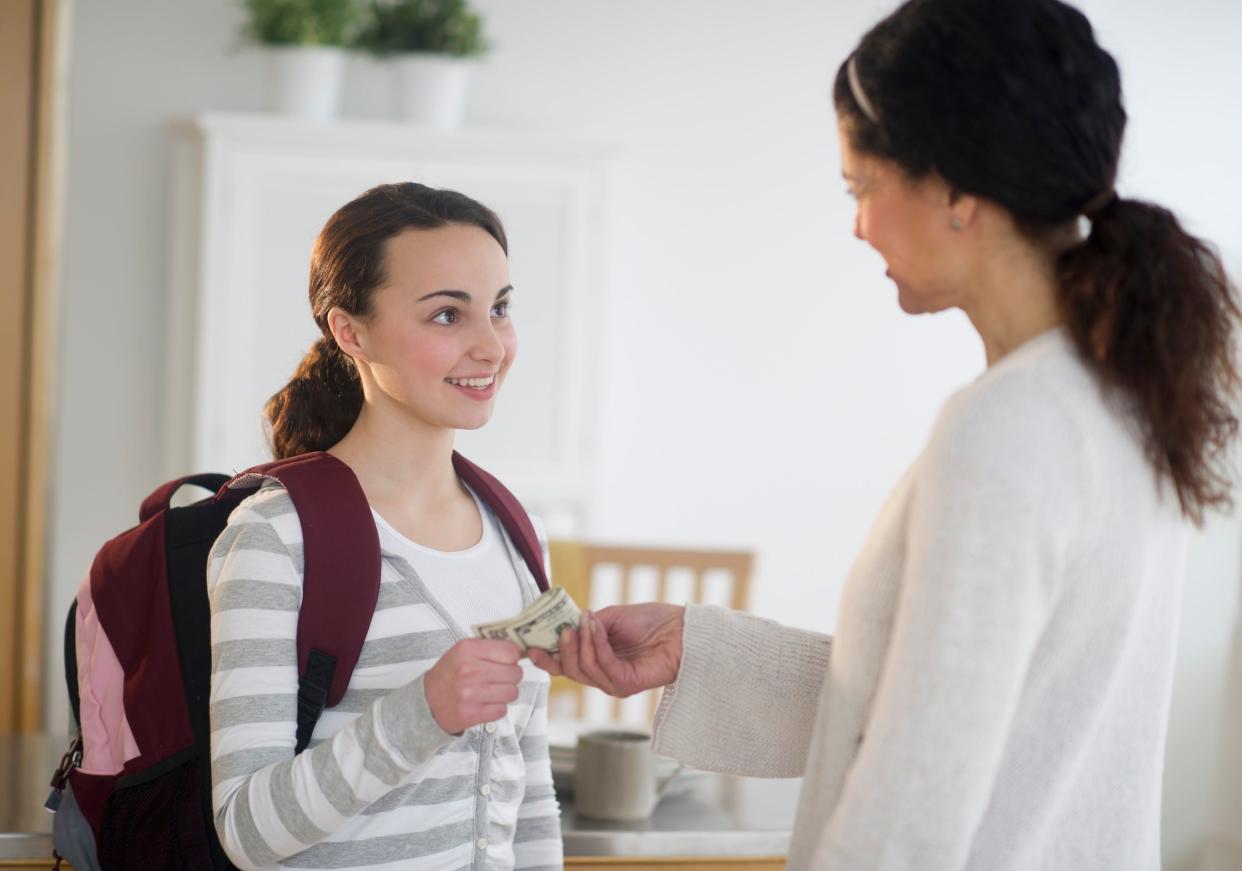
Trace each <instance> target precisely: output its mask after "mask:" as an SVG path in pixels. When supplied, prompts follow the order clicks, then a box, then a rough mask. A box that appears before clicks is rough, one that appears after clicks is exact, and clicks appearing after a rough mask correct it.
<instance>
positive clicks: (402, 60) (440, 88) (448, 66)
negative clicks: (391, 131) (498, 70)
mask: <svg viewBox="0 0 1242 871" xmlns="http://www.w3.org/2000/svg"><path fill="white" fill-rule="evenodd" d="M388 63H389V64H390V65H391V66H392V71H393V83H392V93H393V110H394V113H395V115H396V117H397V118H398V119H399V120H401V121H407V122H409V123H411V124H420V125H423V126H426V127H434V128H437V129H439V130H451V129H453V128H455V127H460V126H461V119H462V117H463V115H465V111H466V90H467V87H468V85H469V83H470V70H471V68H472V67H473V66H474V64H473V62H472V61H469V60H465V59H463V58H457V57H451V56H449V55H439V54H404V55H398V56H397V57H394V58H393V59H392V60H390V61H388Z"/></svg>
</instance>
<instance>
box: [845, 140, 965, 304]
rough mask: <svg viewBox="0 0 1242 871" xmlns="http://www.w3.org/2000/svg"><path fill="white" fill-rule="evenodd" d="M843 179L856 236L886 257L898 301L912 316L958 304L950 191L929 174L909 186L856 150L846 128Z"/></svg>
mask: <svg viewBox="0 0 1242 871" xmlns="http://www.w3.org/2000/svg"><path fill="white" fill-rule="evenodd" d="M838 130H839V133H840V137H841V174H842V175H843V176H844V177H845V182H846V185H847V187H848V188H849V192H850V195H851V196H852V197H853V198H854V200H855V202H856V203H857V211H856V213H855V216H854V235H855V236H857V237H858V238H859V239H862V240H863V241H864V242H866V243H867V244H868V245H870V246H871V247H872V248H874V249H875V250H876V251H877V252H879V254H880V256H881V257H883V258H884V263H885V265H886V266H887V267H888V273H887V274H888V277H889V278H891V279H892V280H893V282H894V283H896V285H897V300H898V303H899V304H900V305H901V307H902V309H903V310H904V311H906V312H908V313H910V314H923V313H928V312H937V311H943V310H944V309H946V308H950V307H952V306H956V305H960V302H961V301H960V300H959V299H958V298H957V296H956V294H957V292H958V288H960V287H961V282H960V275H959V274H958V273H959V271H960V267H961V264H960V262H959V257H958V256H957V254H958V250H959V248H960V245H959V244H958V243H959V241H960V234H959V233H958V232H956V231H954V230H953V228H952V218H953V213H952V211H951V207H952V196H951V191H950V189H949V186H948V185H947V184H945V182H944V181H943V180H941V179H940V178H939V177H937V176H935V175H932V176H929V177H928V178H925V179H922V180H920V181H918V182H913V181H911V180H910V179H909V178H908V177H907V176H906V175H905V173H904V172H903V171H902V170H901V168H900V167H899V166H897V164H895V163H893V162H892V161H889V160H885V159H884V158H879V157H874V156H872V155H869V154H863V153H860V152H858V151H855V150H854V148H853V146H852V145H850V138H849V135H848V131H847V129H846V126H845V124H844V123H838Z"/></svg>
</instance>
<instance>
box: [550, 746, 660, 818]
mask: <svg viewBox="0 0 1242 871" xmlns="http://www.w3.org/2000/svg"><path fill="white" fill-rule="evenodd" d="M655 762H656V757H655V754H654V753H652V752H651V736H650V735H648V734H646V733H644V732H629V731H599V732H584V733H583V734H581V735H579V736H578V750H577V753H576V755H575V757H574V810H575V812H576V813H579V814H581V815H582V816H585V817H595V818H597V819H602V820H623V821H633V820H643V819H646V818H647V817H649V816H651V812H652V811H653V810H655V806H656V803H657V802H658V801H659V800H660V799H661V798H662V797H663V796H664V794H665V792H667V791H668V788H669V787H670V786H672V784H673V781H674V780H676V778H677V775H678V774H680V773H681V768H682V767H681V766H678V767H677V769H676V770H675V771H674V772H673V773H672V774H670V775H669V776H668V777H667V778H665V780H664V781H663V782H662V783H661V782H659V781H658V779H657V778H656V772H655Z"/></svg>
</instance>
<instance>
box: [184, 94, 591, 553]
mask: <svg viewBox="0 0 1242 871" xmlns="http://www.w3.org/2000/svg"><path fill="white" fill-rule="evenodd" d="M176 142H177V145H176V152H175V153H176V158H175V171H174V176H175V184H174V194H173V214H172V234H171V236H172V239H173V246H172V251H171V263H172V271H171V282H170V299H169V311H170V336H169V360H168V381H167V384H168V390H167V397H166V400H167V405H166V407H167V409H168V418H167V421H166V427H165V431H166V434H167V435H166V439H165V457H164V460H165V462H164V465H165V472H166V474H167V475H169V476H172V475H177V474H184V473H185V472H187V471H198V470H223V471H227V470H232V469H240V468H244V467H246V466H249V465H252V464H254V463H256V462H262V461H264V460H266V459H268V458H269V454H268V452H267V447H266V442H265V437H264V431H263V426H262V420H261V410H262V407H263V404H264V402H265V401H266V400H267V398H268V397H269V396H270V395H271V394H272V393H274V392H275V391H276V390H277V389H279V388H280V387H281V386H283V385H284V384H285V382H286V381H287V379H288V378H289V376H290V375H291V374H292V372H293V370H294V368H295V367H296V365H297V363H298V361H299V360H300V359H301V358H302V355H303V354H304V353H305V352H306V350H307V348H308V347H309V346H310V344H311V342H312V341H314V340H315V339H316V338H317V337H318V328H317V327H316V326H315V324H314V321H313V320H312V319H311V315H310V304H309V301H308V299H307V272H308V263H309V259H310V250H311V243H312V241H313V240H314V238H315V235H316V233H318V231H319V228H320V227H321V226H322V225H323V223H324V221H325V220H326V219H327V218H328V216H329V215H331V214H332V212H333V211H335V210H336V209H337V208H338V207H340V206H341V205H343V204H344V203H346V202H347V201H349V200H350V199H352V198H353V197H355V196H356V195H358V194H359V193H361V192H362V191H364V190H366V189H367V188H369V187H371V186H372V185H375V184H379V183H383V182H392V181H418V182H422V183H424V184H428V185H431V186H433V187H447V188H453V189H456V190H460V191H461V192H463V193H465V194H467V195H469V196H471V197H474V198H475V199H478V200H479V201H481V202H483V203H485V204H486V205H488V206H490V207H491V208H493V209H494V210H495V211H496V212H498V213H499V215H500V216H501V218H502V220H503V221H504V223H505V228H506V231H507V233H508V236H509V248H510V271H511V275H512V278H513V284H514V288H515V293H514V300H515V306H514V317H515V321H516V324H517V330H518V338H519V353H518V357H517V361H516V363H515V365H514V367H513V369H512V370H511V373H510V376H509V378H508V380H507V381H506V384H505V389H504V391H502V393H501V396H500V398H499V399H498V402H497V410H496V414H495V416H494V417H493V419H492V422H491V423H490V424H488V426H486V427H484V428H483V429H482V430H478V431H475V432H462V433H459V437H458V447H459V449H460V450H461V451H462V452H463V453H464V454H466V455H467V456H468V457H470V458H471V459H474V460H476V461H477V462H479V463H480V464H481V465H483V466H484V467H485V468H488V469H490V470H491V471H493V472H495V473H496V474H497V475H499V476H500V477H501V478H502V479H503V480H505V481H506V482H507V483H508V484H509V485H510V486H511V487H512V488H513V489H514V491H515V492H516V493H517V494H518V496H519V497H520V498H522V499H523V500H524V501H525V502H526V503H527V504H528V506H529V507H531V508H532V509H534V510H537V511H540V512H542V513H544V514H545V515H546V516H547V519H548V521H549V522H550V525H551V526H552V527H553V529H554V531H557V532H562V533H572V532H574V531H575V530H576V529H580V528H581V523H582V521H583V514H584V512H585V511H586V506H587V503H588V500H589V492H588V491H589V484H590V475H589V469H590V467H591V459H592V445H593V442H594V439H593V431H594V423H595V413H594V410H595V407H596V405H595V400H594V394H593V393H592V387H593V384H592V380H593V370H594V367H593V361H594V358H595V356H596V339H595V337H596V335H597V327H598V325H597V322H596V321H597V318H596V311H597V303H598V299H599V296H600V294H599V289H600V282H601V269H600V256H601V254H600V252H601V235H602V233H601V226H602V216H603V213H604V203H603V197H604V172H605V162H606V157H605V154H604V153H603V151H602V150H601V149H599V148H598V147H595V146H591V145H589V144H584V143H574V142H570V141H564V140H552V139H547V138H544V139H536V138H534V137H531V136H526V135H522V134H517V133H512V132H499V131H487V132H482V131H480V132H473V131H472V132H454V133H436V132H433V131H427V130H421V129H417V128H411V127H407V126H404V125H397V124H387V123H372V122H338V123H332V124H318V123H312V122H303V121H296V120H289V119H283V118H271V117H264V116H242V115H205V116H202V117H199V118H196V119H194V120H193V121H189V122H186V123H183V124H180V125H178V127H177V129H176Z"/></svg>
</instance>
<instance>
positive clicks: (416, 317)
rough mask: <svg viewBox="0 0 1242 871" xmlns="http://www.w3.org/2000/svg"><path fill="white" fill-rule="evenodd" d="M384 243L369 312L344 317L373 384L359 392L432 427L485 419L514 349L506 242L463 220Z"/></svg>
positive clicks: (451, 426) (470, 423)
mask: <svg viewBox="0 0 1242 871" xmlns="http://www.w3.org/2000/svg"><path fill="white" fill-rule="evenodd" d="M385 247H386V252H385V257H386V261H387V275H388V281H387V283H386V284H385V285H384V286H383V287H381V288H379V289H377V290H376V291H375V293H374V296H373V297H372V312H371V315H370V316H369V317H366V318H351V321H352V324H353V327H354V332H355V335H356V341H357V346H358V348H359V349H360V351H361V353H360V354H359V355H358V356H357V357H356V359H358V362H359V363H360V365H362V366H366V367H367V368H368V369H369V370H370V373H371V377H372V381H373V383H374V386H375V388H376V389H375V391H374V392H375V393H376V395H375V396H370V395H368V396H367V400H368V401H373V402H375V403H376V404H377V405H379V406H381V407H395V408H396V409H397V410H398V411H400V412H403V413H406V414H409V415H412V416H413V417H415V418H417V419H418V420H419V421H421V422H423V423H425V424H427V425H429V426H431V427H435V428H449V429H477V428H478V427H481V426H483V424H485V423H487V421H488V420H489V419H490V418H491V416H492V409H493V405H494V403H495V398H496V393H497V392H498V391H499V390H500V385H501V384H502V383H504V379H505V374H506V373H507V372H508V371H509V367H510V366H511V365H512V364H513V358H514V355H515V354H516V353H517V334H516V333H515V332H514V329H513V322H512V321H511V320H510V319H509V300H510V295H511V293H512V290H513V288H512V287H511V286H510V284H509V262H508V260H507V259H506V257H505V253H504V251H503V250H502V249H501V247H500V245H499V243H497V242H496V240H495V239H493V238H492V237H491V235H490V234H489V233H487V231H485V230H483V229H481V228H479V227H476V226H473V225H468V224H449V225H447V226H444V227H438V228H436V229H432V230H423V229H410V230H406V231H404V232H402V233H400V234H399V235H397V236H395V237H393V238H392V239H390V240H389V241H388V244H387V245H386V246H385ZM364 383H365V382H364Z"/></svg>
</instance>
